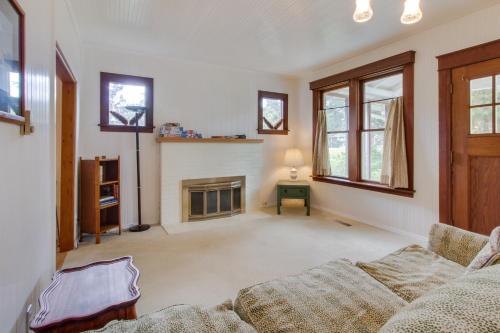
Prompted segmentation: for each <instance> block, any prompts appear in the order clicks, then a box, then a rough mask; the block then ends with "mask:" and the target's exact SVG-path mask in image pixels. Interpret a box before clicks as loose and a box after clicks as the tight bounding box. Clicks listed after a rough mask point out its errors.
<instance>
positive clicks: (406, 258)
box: [356, 245, 465, 302]
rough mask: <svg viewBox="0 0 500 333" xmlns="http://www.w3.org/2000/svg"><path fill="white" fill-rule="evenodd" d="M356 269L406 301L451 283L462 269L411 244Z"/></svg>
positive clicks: (362, 264)
mask: <svg viewBox="0 0 500 333" xmlns="http://www.w3.org/2000/svg"><path fill="white" fill-rule="evenodd" d="M356 266H358V267H359V268H361V269H362V270H364V271H365V272H367V273H368V274H370V275H371V276H372V277H373V278H374V279H376V280H378V281H380V282H381V283H382V284H384V285H385V286H386V287H387V288H389V289H391V290H392V291H393V292H394V293H396V294H397V295H398V296H399V297H401V298H403V299H404V300H406V301H407V302H413V300H415V299H416V298H418V297H420V296H422V295H424V294H425V293H427V292H429V291H430V290H432V289H434V288H436V287H439V286H441V285H443V284H445V283H447V282H448V281H451V280H453V279H455V278H457V277H459V276H461V275H462V274H463V273H464V272H465V268H464V267H463V266H462V265H460V264H457V263H456V262H453V261H451V260H448V259H445V258H443V257H441V256H438V255H437V254H435V253H434V252H431V251H429V250H426V249H424V248H423V247H421V246H419V245H410V246H407V247H405V248H403V249H401V250H399V251H396V252H393V253H391V254H389V255H387V256H385V257H383V258H382V259H379V260H375V261H372V262H369V263H364V262H358V263H356Z"/></svg>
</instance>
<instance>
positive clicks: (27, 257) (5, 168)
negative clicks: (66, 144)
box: [0, 0, 55, 332]
mask: <svg viewBox="0 0 500 333" xmlns="http://www.w3.org/2000/svg"><path fill="white" fill-rule="evenodd" d="M20 4H21V6H22V7H23V9H24V11H25V12H26V108H27V109H28V110H31V112H32V119H33V123H34V126H35V132H34V133H33V134H32V135H29V136H20V135H19V126H14V125H11V124H6V123H0V142H1V144H0V156H2V162H1V167H0V212H1V218H0V230H1V231H0V267H1V273H0V331H1V332H24V310H25V308H26V304H28V303H33V304H35V303H37V297H38V292H39V291H40V290H41V289H42V288H44V287H45V286H46V285H47V283H48V282H49V280H50V277H51V275H52V272H53V270H54V267H55V191H54V189H55V178H54V175H55V169H54V161H55V160H54V149H53V148H54V147H53V145H52V144H51V143H52V135H53V134H55V132H54V133H53V130H55V129H54V127H53V125H54V122H53V121H54V115H53V113H52V110H53V98H52V94H53V92H54V82H53V78H54V75H53V72H54V61H55V52H54V47H53V45H54V35H53V30H52V22H53V21H52V20H53V2H52V0H47V1H39V0H20Z"/></svg>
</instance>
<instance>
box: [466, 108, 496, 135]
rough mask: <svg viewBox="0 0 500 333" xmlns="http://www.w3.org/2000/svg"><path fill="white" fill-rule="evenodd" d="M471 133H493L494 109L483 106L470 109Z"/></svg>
mask: <svg viewBox="0 0 500 333" xmlns="http://www.w3.org/2000/svg"><path fill="white" fill-rule="evenodd" d="M470 133H471V134H487V133H493V107H492V106H482V107H475V108H471V109H470Z"/></svg>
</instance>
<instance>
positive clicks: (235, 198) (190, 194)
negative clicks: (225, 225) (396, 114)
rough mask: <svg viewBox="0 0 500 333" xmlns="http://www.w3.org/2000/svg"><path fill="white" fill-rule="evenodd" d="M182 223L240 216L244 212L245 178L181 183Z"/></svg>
mask: <svg viewBox="0 0 500 333" xmlns="http://www.w3.org/2000/svg"><path fill="white" fill-rule="evenodd" d="M182 183H183V203H182V206H183V221H184V222H189V221H199V220H206V219H213V218H218V217H226V216H232V215H235V214H240V213H242V212H243V210H244V201H243V200H244V195H243V193H242V192H243V191H244V189H245V177H224V178H210V179H198V180H184V181H183V182H182Z"/></svg>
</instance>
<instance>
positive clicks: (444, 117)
mask: <svg viewBox="0 0 500 333" xmlns="http://www.w3.org/2000/svg"><path fill="white" fill-rule="evenodd" d="M436 58H437V59H438V72H439V222H440V223H446V224H450V225H453V220H452V197H451V196H452V179H451V177H452V175H451V163H452V158H451V143H452V141H451V139H452V136H451V132H452V124H451V114H452V93H453V87H452V75H451V74H452V71H453V69H455V68H458V67H463V66H467V65H472V64H476V63H479V62H483V61H488V60H493V59H496V58H500V39H497V40H495V41H492V42H489V43H485V44H480V45H477V46H473V47H469V48H466V49H463V50H459V51H455V52H452V53H447V54H443V55H440V56H438V57H436Z"/></svg>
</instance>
